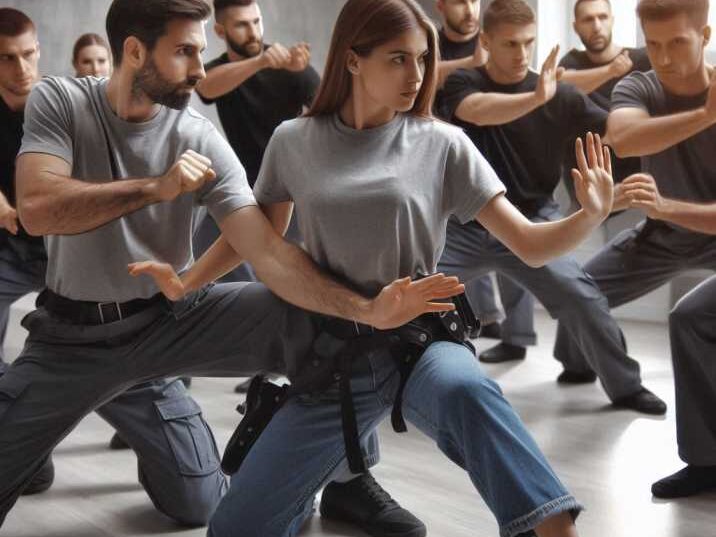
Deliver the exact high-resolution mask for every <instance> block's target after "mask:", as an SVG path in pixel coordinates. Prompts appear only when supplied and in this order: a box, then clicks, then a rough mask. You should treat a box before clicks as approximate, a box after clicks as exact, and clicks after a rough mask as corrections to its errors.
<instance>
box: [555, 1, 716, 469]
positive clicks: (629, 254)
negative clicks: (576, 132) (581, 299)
mask: <svg viewBox="0 0 716 537" xmlns="http://www.w3.org/2000/svg"><path fill="white" fill-rule="evenodd" d="M637 9H638V15H639V18H640V20H641V25H642V28H643V30H644V35H645V37H646V44H647V51H648V53H649V58H650V60H651V64H652V65H653V66H654V70H653V71H650V72H648V73H632V74H631V75H629V76H628V77H626V78H625V79H624V80H622V81H621V82H620V83H619V84H618V85H617V87H616V88H615V90H614V93H613V95H612V106H613V111H612V113H611V114H610V116H609V125H608V133H609V138H610V140H611V141H612V143H613V145H614V149H615V151H617V152H618V153H619V154H620V155H621V156H623V157H635V156H641V159H642V165H643V169H644V171H645V172H646V173H648V174H650V175H651V176H653V178H654V180H655V181H656V185H658V190H659V191H660V192H661V194H662V195H663V196H664V197H666V198H668V199H674V200H680V201H689V202H692V203H700V204H710V203H713V202H714V201H715V200H716V182H714V179H713V169H714V158H715V155H716V138H715V136H716V127H715V126H714V124H716V83H715V82H714V71H713V68H711V67H709V66H707V65H706V63H705V48H706V45H707V44H708V42H709V40H710V38H711V28H710V27H709V26H708V24H707V21H708V10H709V3H708V0H658V1H657V0H641V1H640V2H639V4H638V8H637ZM675 44H678V46H676V45H675ZM636 177H637V179H636V180H637V181H638V180H639V179H638V177H639V176H636ZM648 216H650V215H648ZM666 220H667V221H663V220H661V219H659V220H656V219H654V218H651V217H648V218H647V219H646V221H644V222H642V223H640V224H639V225H637V226H636V227H635V228H634V229H629V230H626V231H624V232H623V233H621V234H619V235H617V237H615V238H614V240H613V241H611V242H610V243H609V244H608V245H607V246H606V247H604V249H602V250H601V251H600V252H599V253H597V255H596V256H595V257H594V258H593V259H591V260H590V261H589V262H588V263H587V264H586V265H585V270H586V271H587V272H588V273H589V274H590V275H591V276H592V278H593V279H594V281H595V282H596V284H597V285H598V286H599V288H600V289H601V290H602V292H603V293H604V295H605V296H606V297H607V300H608V301H609V305H610V307H617V306H620V305H622V304H625V303H627V302H630V301H632V300H634V299H636V298H638V297H640V296H643V295H645V294H647V293H648V292H650V291H653V290H654V289H657V288H658V287H660V286H661V285H664V284H665V283H668V282H669V281H670V280H671V279H673V278H674V277H675V276H677V275H678V274H680V273H682V272H684V271H687V270H690V269H695V268H699V269H708V270H714V269H716V238H715V237H714V236H713V235H709V234H706V233H704V230H703V229H696V230H694V229H693V228H692V227H689V229H685V226H682V225H680V224H679V223H678V222H675V223H672V222H670V221H669V220H668V219H666ZM560 321H562V320H561V319H560ZM677 344H678V342H677ZM556 349H557V351H558V352H556V353H555V356H556V357H557V358H558V359H559V360H560V361H562V363H563V364H564V367H565V370H567V371H570V372H573V373H576V374H584V373H585V372H586V373H588V372H589V371H591V370H592V367H591V364H589V362H588V361H587V359H586V356H585V354H584V351H583V350H582V349H580V348H579V343H578V342H577V341H576V340H575V338H574V336H573V335H572V334H570V333H569V330H568V329H567V328H566V327H565V326H564V325H563V323H561V322H560V328H559V330H558V337H557V343H556ZM707 352H708V347H705V348H704V350H703V353H704V354H705V353H707ZM612 357H613V358H614V359H615V360H617V361H622V360H624V359H625V358H627V354H626V347H625V344H624V343H620V344H619V345H618V346H616V347H615V348H614V349H613V354H612ZM677 369H678V368H677ZM694 374H695V375H697V376H699V382H700V383H704V382H705V383H707V384H709V383H712V382H713V379H712V378H711V377H710V376H708V375H705V371H704V372H702V373H694ZM679 375H682V373H681V372H678V371H677V382H682V381H683V380H679V379H678V376H679ZM710 389H712V390H713V389H714V388H713V386H712V387H711V388H710ZM693 396H694V397H696V398H697V400H698V404H695V406H689V400H688V399H680V401H681V403H680V404H681V406H682V410H685V409H684V405H686V409H687V410H686V413H687V414H693V415H694V419H695V420H696V419H698V418H697V417H696V416H699V415H700V411H699V410H698V408H701V407H700V406H699V405H701V404H706V401H708V400H709V399H708V398H706V399H704V398H703V397H704V396H701V395H697V394H696V393H694V394H693ZM680 414H681V415H682V416H685V415H686V414H684V413H682V412H680ZM681 423H682V424H683V423H684V421H683V420H682V421H681ZM696 430H697V431H701V430H702V429H696ZM708 438H709V436H708V435H706V437H705V438H704V440H703V443H704V445H709V440H708ZM689 443H690V445H694V446H696V445H700V442H699V441H698V440H696V438H693V439H692V440H691V441H690V442H689ZM706 449H707V451H708V448H706ZM701 460H702V459H701V458H700V457H696V458H692V461H693V462H694V464H710V462H709V463H702V462H696V461H701ZM711 461H713V459H711ZM689 475H692V474H689V473H686V474H685V475H684V476H683V477H684V478H685V479H686V480H688V478H689Z"/></svg>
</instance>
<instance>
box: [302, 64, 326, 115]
mask: <svg viewBox="0 0 716 537" xmlns="http://www.w3.org/2000/svg"><path fill="white" fill-rule="evenodd" d="M320 85H321V77H320V75H319V74H318V72H317V71H316V70H315V69H314V68H313V67H312V66H310V65H309V66H308V67H306V69H304V70H303V71H301V73H300V76H299V77H298V88H297V90H298V91H297V95H298V96H299V99H300V102H301V104H302V105H303V106H306V107H310V106H311V104H312V103H313V99H314V98H315V97H316V93H317V92H318V86H320Z"/></svg>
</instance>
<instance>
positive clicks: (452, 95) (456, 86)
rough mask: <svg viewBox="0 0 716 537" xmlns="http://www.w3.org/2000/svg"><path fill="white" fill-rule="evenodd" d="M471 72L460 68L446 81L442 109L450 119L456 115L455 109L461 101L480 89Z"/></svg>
mask: <svg viewBox="0 0 716 537" xmlns="http://www.w3.org/2000/svg"><path fill="white" fill-rule="evenodd" d="M470 74H471V73H470V72H469V71H466V70H464V69H459V70H457V71H455V72H454V73H453V74H451V75H450V76H449V77H448V78H447V80H446V81H445V86H444V87H443V91H442V98H441V103H440V111H441V113H442V114H443V115H444V117H445V118H446V119H447V120H448V121H452V120H453V119H454V117H455V111H456V110H457V108H458V106H460V103H462V101H464V100H465V98H467V97H469V96H470V95H472V94H473V93H477V92H479V91H480V88H479V87H478V84H476V82H475V80H474V79H473V77H471V76H470Z"/></svg>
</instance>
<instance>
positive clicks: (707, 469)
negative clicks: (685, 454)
mask: <svg viewBox="0 0 716 537" xmlns="http://www.w3.org/2000/svg"><path fill="white" fill-rule="evenodd" d="M707 491H716V466H691V465H688V466H687V467H686V468H683V469H681V470H679V471H678V472H676V473H675V474H672V475H670V476H668V477H665V478H664V479H661V480H659V481H657V482H656V483H654V484H653V485H652V486H651V493H652V494H653V495H654V496H656V497H657V498H665V499H672V498H685V497H686V496H693V495H695V494H700V493H702V492H707Z"/></svg>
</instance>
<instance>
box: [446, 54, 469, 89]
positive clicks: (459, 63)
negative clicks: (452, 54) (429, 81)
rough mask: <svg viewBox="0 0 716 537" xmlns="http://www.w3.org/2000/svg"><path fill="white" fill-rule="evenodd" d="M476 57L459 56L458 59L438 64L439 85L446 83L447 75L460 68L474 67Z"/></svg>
mask: <svg viewBox="0 0 716 537" xmlns="http://www.w3.org/2000/svg"><path fill="white" fill-rule="evenodd" d="M474 61H475V59H474V58H473V57H472V56H466V57H465V58H459V59H457V60H445V61H441V62H440V63H439V64H438V86H441V87H442V85H443V84H444V83H445V80H446V79H447V77H449V76H450V75H451V74H453V73H454V72H455V71H457V70H458V69H469V68H470V67H473V63H474Z"/></svg>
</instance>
